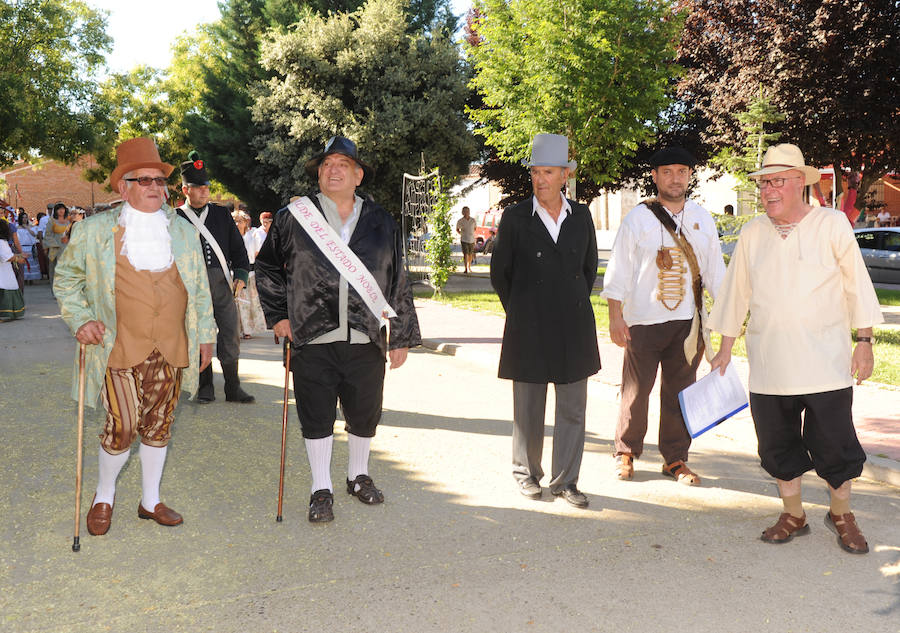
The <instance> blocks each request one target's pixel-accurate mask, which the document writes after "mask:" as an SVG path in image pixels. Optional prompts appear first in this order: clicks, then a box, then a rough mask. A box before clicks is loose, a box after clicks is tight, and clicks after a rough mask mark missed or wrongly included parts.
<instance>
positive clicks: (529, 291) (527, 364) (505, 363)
mask: <svg viewBox="0 0 900 633" xmlns="http://www.w3.org/2000/svg"><path fill="white" fill-rule="evenodd" d="M576 166H577V165H576V162H575V161H570V160H569V139H568V138H566V137H565V136H561V135H559V134H538V135H536V136H535V137H534V141H533V143H532V150H531V161H530V163H528V167H529V169H530V171H531V187H532V190H533V192H534V195H533V196H532V197H531V198H529V199H528V200H525V201H523V202H520V203H518V204H516V205H513V206H512V207H509V208H508V209H507V210H506V211H504V212H503V219H502V220H501V221H500V227H499V229H498V231H497V242H496V245H495V246H494V253H493V255H492V256H491V285H493V287H494V290H496V291H497V295H498V296H499V297H500V302H501V303H502V304H503V309H504V310H505V311H506V325H505V327H504V328H503V346H502V347H501V349H500V367H499V371H498V374H499V376H500V378H507V379H509V380H512V381H513V435H512V440H513V451H512V452H513V455H512V462H513V477H514V478H515V480H516V482H517V484H518V487H519V492H521V493H522V494H523V495H525V496H526V497H528V498H530V499H540V497H541V484H540V481H541V478H542V477H543V476H544V471H543V468H542V467H541V455H542V454H543V448H544V409H545V406H546V403H547V385H548V383H551V382H552V383H553V386H554V390H555V392H556V421H555V423H554V425H553V461H552V464H551V471H550V482H549V484H548V487H549V488H550V492H551V494H553V495H554V496H556V497H562V498H563V499H565V501H567V502H568V503H569V504H571V505H573V506H575V507H577V508H586V507H587V506H588V503H589V502H588V498H587V496H585V495H584V494H583V493H582V492H581V491H580V490H578V486H577V484H578V476H579V473H580V471H581V459H582V456H583V454H584V425H585V412H586V406H587V379H588V377H589V376H592V375H593V374H595V373H597V370H599V369H600V352H599V350H598V349H597V330H596V325H595V322H594V310H593V308H592V307H591V302H590V295H591V288H593V286H594V280H595V279H596V277H597V238H596V234H595V233H594V223H593V221H592V220H591V214H590V211H588V208H587V206H586V205H584V204H581V203H579V202H575V201H574V200H569V199H567V198H566V197H565V196H564V195H563V193H562V187H563V185H564V184H565V183H566V181H567V180H568V178H569V174H570V173H571V172H573V171H574V170H575V167H576Z"/></svg>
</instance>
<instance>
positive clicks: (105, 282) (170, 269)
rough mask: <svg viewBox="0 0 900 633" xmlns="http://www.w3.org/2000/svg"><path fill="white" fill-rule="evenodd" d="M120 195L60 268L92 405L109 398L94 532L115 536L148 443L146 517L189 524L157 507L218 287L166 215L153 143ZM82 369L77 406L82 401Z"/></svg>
mask: <svg viewBox="0 0 900 633" xmlns="http://www.w3.org/2000/svg"><path fill="white" fill-rule="evenodd" d="M116 154H117V158H118V165H117V167H116V168H115V170H113V172H112V174H111V175H110V177H109V182H110V186H111V187H112V188H113V189H114V190H115V191H118V192H119V195H121V196H122V199H123V200H125V202H124V203H122V204H121V205H120V206H118V207H116V208H114V209H112V210H110V211H109V212H108V213H99V214H96V215H94V216H92V217H89V218H86V219H85V220H84V221H82V222H79V223H78V224H77V225H76V226H75V228H74V230H73V231H72V234H71V239H70V241H69V245H68V246H67V247H66V249H65V251H63V254H62V255H61V256H60V259H59V263H58V264H57V267H56V277H55V280H54V291H55V293H56V298H57V300H58V302H59V306H60V311H61V314H62V317H63V320H65V322H66V324H67V325H68V326H69V328H70V329H71V330H72V333H73V334H74V335H75V338H76V339H77V340H78V342H79V343H82V344H84V345H85V346H86V349H85V352H86V362H85V403H86V404H88V405H89V406H94V404H95V402H96V400H97V397H98V396H99V397H100V400H101V402H102V403H103V407H104V408H105V409H106V423H105V425H104V428H103V432H102V433H101V434H100V457H99V460H100V464H99V477H98V482H97V491H96V494H95V495H94V499H93V502H92V504H91V509H90V511H89V512H88V515H87V528H88V532H90V533H91V534H94V535H100V534H105V533H106V532H107V531H108V530H109V526H110V522H111V520H112V512H113V507H114V505H115V499H116V479H117V477H118V475H119V472H120V471H121V470H122V467H123V466H124V465H125V462H127V461H128V457H129V455H130V451H129V449H130V446H131V443H132V442H133V441H134V439H135V437H137V436H138V435H140V437H141V445H140V450H139V451H138V452H139V454H140V458H141V473H142V476H141V481H142V496H141V502H140V504H139V505H138V516H139V517H140V518H142V519H153V520H154V521H156V522H157V523H159V524H160V525H170V526H171V525H177V524H179V523H181V522H182V518H181V515H180V514H178V513H177V512H175V511H174V510H172V509H171V508H169V507H167V506H166V505H165V504H163V503H162V502H160V500H159V484H160V480H161V478H162V472H163V466H164V465H165V461H166V450H167V446H168V443H169V438H170V437H171V430H170V428H171V425H172V422H173V420H174V416H175V406H176V404H177V402H178V397H179V394H180V392H181V390H182V389H184V390H185V391H187V392H188V393H193V391H194V390H195V389H196V388H197V378H198V370H197V364H196V362H191V361H192V359H195V358H200V369H203V368H205V367H206V366H208V365H209V362H210V360H211V358H212V341H213V340H214V338H215V324H214V323H213V316H212V304H211V301H210V296H209V283H208V282H207V280H206V271H205V267H204V265H203V253H202V251H201V250H200V247H199V245H198V244H197V234H196V232H195V231H194V230H193V229H192V228H191V225H190V224H188V223H187V222H186V221H185V220H183V219H182V218H179V217H178V215H177V214H176V213H175V210H174V209H172V208H171V207H169V206H168V205H166V204H165V191H166V178H167V177H168V176H169V174H171V173H172V170H173V169H174V168H173V167H172V166H171V165H169V164H167V163H164V162H162V161H161V160H160V158H159V152H158V150H157V148H156V144H155V143H154V142H153V139H151V138H136V139H131V140H130V141H125V142H124V143H122V144H121V145H120V146H119V147H118V148H117V149H116ZM77 375H78V362H77V360H76V363H75V380H73V388H72V396H73V398H76V399H77V397H78V392H77V389H78V380H77Z"/></svg>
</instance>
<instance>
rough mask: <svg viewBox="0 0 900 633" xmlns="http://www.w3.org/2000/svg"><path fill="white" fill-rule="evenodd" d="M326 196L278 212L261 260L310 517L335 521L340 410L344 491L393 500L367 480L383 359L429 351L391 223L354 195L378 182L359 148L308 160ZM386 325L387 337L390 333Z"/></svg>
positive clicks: (260, 276)
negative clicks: (282, 340)
mask: <svg viewBox="0 0 900 633" xmlns="http://www.w3.org/2000/svg"><path fill="white" fill-rule="evenodd" d="M306 171H307V173H308V174H309V175H310V177H311V178H315V179H317V180H318V183H319V192H318V193H314V194H313V193H311V194H309V196H304V197H300V198H296V199H292V201H291V203H290V204H289V205H288V206H287V207H285V208H284V209H281V210H280V211H278V213H276V214H275V219H274V221H273V222H272V225H271V227H270V228H269V233H268V236H267V237H266V241H265V243H264V244H263V246H262V249H261V250H260V252H259V254H258V255H257V256H256V277H257V279H256V284H257V289H258V290H259V298H260V303H261V304H262V308H263V312H264V313H265V315H266V324H267V325H268V326H269V327H271V328H272V329H273V330H274V332H275V334H276V335H277V336H283V337H287V338H288V339H290V341H291V354H292V356H291V368H292V370H293V374H294V394H295V400H296V402H297V412H298V415H299V417H300V426H301V428H302V431H303V437H304V440H305V445H306V452H307V457H308V458H309V466H310V471H311V474H312V485H311V490H312V495H311V497H310V502H309V514H308V518H309V520H310V521H311V522H314V523H320V522H327V521H331V520H333V518H334V511H333V505H334V486H333V485H332V483H331V453H332V443H333V432H334V422H335V408H336V406H337V402H338V400H340V403H341V410H342V411H343V414H344V420H345V421H346V429H347V442H348V448H349V453H350V459H349V464H348V467H347V482H346V483H347V492H348V493H349V494H350V495H353V496H355V497H356V498H357V499H359V500H360V501H361V502H363V503H366V504H377V503H382V502H383V501H384V495H383V494H382V492H381V491H380V490H379V489H378V488H376V487H375V483H374V481H373V480H372V477H371V476H370V475H369V466H368V462H369V447H370V442H371V439H372V437H373V436H374V435H375V429H376V427H377V425H378V422H379V421H380V420H381V403H382V394H383V387H384V365H385V355H387V356H388V358H389V359H390V363H391V369H396V368H398V367H400V366H401V365H402V364H403V363H404V362H405V361H406V355H407V351H408V349H409V348H410V347H415V346H417V345H419V344H420V343H421V336H420V335H419V322H418V319H417V318H416V311H415V307H414V306H413V299H412V292H411V291H410V287H409V283H408V281H407V278H406V267H405V266H404V264H403V239H402V235H401V233H400V229H399V227H398V226H397V223H396V222H394V220H393V218H391V216H390V214H389V213H388V212H387V211H385V210H384V209H383V208H382V207H381V206H379V205H378V204H376V203H375V202H374V201H373V200H372V199H371V198H370V197H368V196H367V197H366V198H365V199H363V198H362V197H360V196H359V195H357V193H356V188H357V187H358V186H360V185H361V184H363V183H365V182H366V181H367V180H368V179H370V178H371V177H372V169H371V168H370V167H369V166H368V165H366V164H365V163H364V162H363V161H362V160H361V159H360V158H359V154H358V152H357V149H356V145H355V144H354V143H353V141H351V140H350V139H348V138H345V137H343V136H335V137H332V138H331V139H330V140H329V141H328V143H327V144H326V145H325V150H324V151H323V152H321V153H320V154H317V155H316V156H314V157H313V158H311V159H310V160H308V161H307V162H306ZM386 325H387V333H386V330H385V326H386Z"/></svg>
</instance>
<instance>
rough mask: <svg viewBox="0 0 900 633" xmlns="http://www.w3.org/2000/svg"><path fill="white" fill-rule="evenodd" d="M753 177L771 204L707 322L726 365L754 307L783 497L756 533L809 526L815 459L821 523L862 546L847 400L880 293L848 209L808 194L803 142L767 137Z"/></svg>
mask: <svg viewBox="0 0 900 633" xmlns="http://www.w3.org/2000/svg"><path fill="white" fill-rule="evenodd" d="M750 177H751V178H754V179H755V180H756V183H757V185H758V186H759V192H760V199H761V200H762V204H763V207H764V208H765V210H766V214H765V215H764V216H760V217H757V218H754V219H753V220H751V221H750V222H748V223H747V224H745V225H744V228H743V229H742V230H741V236H740V238H739V239H738V242H737V246H736V247H735V250H734V254H733V255H732V256H731V262H730V263H729V265H728V274H727V275H726V277H725V281H724V283H723V284H722V288H721V291H720V293H719V297H717V299H716V304H715V306H714V307H713V311H712V314H711V315H710V327H711V328H712V329H713V330H715V331H717V332H721V334H722V346H721V348H720V349H719V353H718V354H716V356H715V358H713V360H712V366H713V368H714V369H716V368H718V369H719V370H720V371H721V372H722V373H724V372H725V368H726V367H727V366H728V363H729V362H730V360H731V347H732V345H733V344H734V340H735V339H736V338H737V337H738V336H740V335H741V330H742V328H743V325H744V319H745V317H746V316H747V312H748V311H749V312H750V321H749V322H748V323H747V357H748V359H749V361H750V410H751V413H752V414H753V423H754V424H755V426H756V436H757V438H758V440H759V457H760V460H761V463H762V467H763V468H764V469H765V470H766V472H768V473H769V474H770V475H772V477H774V478H775V480H776V481H777V482H778V491H779V493H780V495H781V499H782V502H783V504H784V512H783V513H782V514H781V516H779V517H778V521H777V522H776V523H775V524H774V525H772V526H771V527H769V528H768V529H766V530H765V531H764V532H763V533H762V537H761V538H762V540H763V541H765V542H767V543H776V544H781V543H787V542H788V541H790V540H791V539H793V537H794V536H796V535H801V534H807V533H808V532H809V526H808V525H807V523H806V513H805V512H804V511H803V504H802V499H801V491H800V483H801V479H802V476H803V473H805V472H806V471H808V470H811V469H813V468H814V469H815V471H816V473H817V474H818V475H819V476H820V477H821V478H822V479H824V480H825V481H827V482H828V488H829V490H830V492H831V507H830V508H829V510H828V512H826V513H825V525H826V526H828V528H829V529H831V530H833V531H834V532H836V533H837V535H838V537H837V541H838V544H839V545H840V546H841V547H842V548H843V549H845V550H846V551H848V552H850V553H853V554H864V553H866V552H868V551H869V546H868V544H867V543H866V539H865V537H863V535H862V532H861V531H860V529H859V526H858V525H857V523H856V517H855V516H854V515H853V513H852V512H851V511H850V482H851V480H852V479H853V478H855V477H858V476H859V475H860V473H861V472H862V467H863V463H864V462H865V461H866V455H865V453H864V452H863V449H862V447H861V446H860V444H859V440H858V439H857V437H856V430H855V429H854V427H853V417H852V412H851V405H852V403H853V380H854V377H855V378H856V384H860V383H862V381H863V380H865V379H866V378H868V377H869V376H871V375H872V369H873V367H874V362H875V361H874V357H873V355H872V326H874V325H877V324H878V323H881V322H882V321H883V318H882V316H881V309H880V307H879V305H878V298H877V296H876V295H875V289H874V288H873V287H872V280H871V278H870V277H869V273H868V271H867V270H866V266H865V263H864V262H863V259H862V255H861V254H860V252H859V247H858V246H857V244H856V240H855V239H854V236H853V229H852V227H850V226H848V225H847V222H846V219H845V217H846V216H844V215H843V214H842V213H841V212H840V211H837V210H835V209H827V208H824V207H818V206H816V207H813V206H811V205H810V204H808V203H807V202H806V200H805V199H804V193H805V191H806V187H808V186H810V185H814V184H815V183H817V182H818V181H819V170H818V169H815V168H814V167H810V166H808V165H806V163H805V161H804V159H803V154H802V152H801V151H800V148H798V147H797V146H796V145H791V144H789V143H782V144H780V145H775V146H773V147H770V148H769V149H768V150H767V151H766V154H765V156H764V157H763V163H762V169H760V170H758V171H755V172H753V173H752V174H750ZM851 329H856V346H855V347H854V348H853V350H852V352H851V346H852V345H851Z"/></svg>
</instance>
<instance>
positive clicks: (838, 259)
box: [709, 207, 884, 395]
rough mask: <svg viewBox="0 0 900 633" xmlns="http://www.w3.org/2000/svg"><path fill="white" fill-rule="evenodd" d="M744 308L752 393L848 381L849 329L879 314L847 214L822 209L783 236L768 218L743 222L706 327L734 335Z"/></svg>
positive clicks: (812, 389)
mask: <svg viewBox="0 0 900 633" xmlns="http://www.w3.org/2000/svg"><path fill="white" fill-rule="evenodd" d="M748 310H749V311H750V321H749V322H748V324H747V356H748V357H749V361H750V385H749V386H750V391H751V392H753V393H759V394H769V395H799V394H809V393H821V392H824V391H834V390H836V389H844V388H846V387H849V386H851V385H852V384H853V377H852V376H851V375H850V361H851V356H852V353H851V341H850V329H851V328H867V327H872V326H873V325H877V324H879V323H881V322H883V320H884V319H883V317H882V315H881V308H880V307H879V305H878V297H877V296H876V294H875V289H874V288H873V287H872V280H871V278H870V277H869V273H868V271H867V270H866V265H865V263H864V262H863V259H862V255H861V254H860V252H859V247H858V246H857V244H856V239H855V238H854V235H853V230H852V228H851V227H850V225H849V224H848V223H847V218H846V216H845V215H844V214H843V213H841V212H840V211H836V210H835V209H828V208H823V207H816V208H814V209H813V210H812V211H810V212H809V213H808V214H807V215H806V217H804V218H803V219H802V220H801V221H800V223H799V224H798V225H797V226H796V227H795V228H794V230H793V231H791V233H790V234H789V235H788V236H787V238H786V239H781V236H780V235H779V234H778V231H776V230H775V227H774V226H773V224H772V221H771V220H769V218H768V217H766V216H760V217H757V218H754V219H753V220H751V221H750V222H748V223H747V224H746V225H744V228H743V230H742V231H741V235H740V237H739V238H738V242H737V246H736V247H735V250H734V254H733V255H732V257H731V262H730V264H729V265H728V274H727V275H726V277H725V281H724V283H723V284H722V288H721V289H720V292H719V296H718V298H717V299H716V303H715V306H714V307H713V311H712V314H711V315H710V319H709V326H710V328H711V329H713V330H715V331H716V332H721V333H722V334H723V335H725V336H731V337H734V338H737V337H738V336H740V334H741V327H742V325H743V323H744V318H745V317H746V316H747V311H748Z"/></svg>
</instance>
